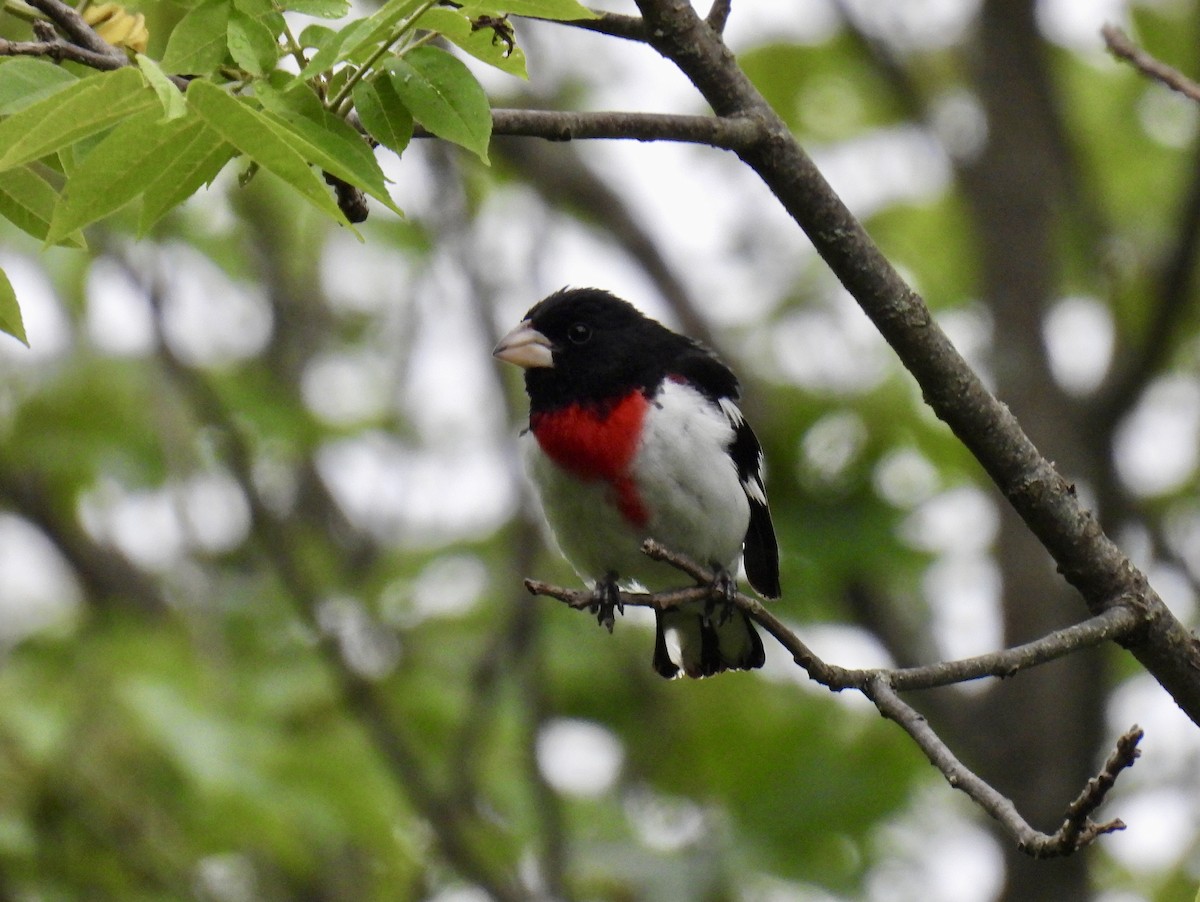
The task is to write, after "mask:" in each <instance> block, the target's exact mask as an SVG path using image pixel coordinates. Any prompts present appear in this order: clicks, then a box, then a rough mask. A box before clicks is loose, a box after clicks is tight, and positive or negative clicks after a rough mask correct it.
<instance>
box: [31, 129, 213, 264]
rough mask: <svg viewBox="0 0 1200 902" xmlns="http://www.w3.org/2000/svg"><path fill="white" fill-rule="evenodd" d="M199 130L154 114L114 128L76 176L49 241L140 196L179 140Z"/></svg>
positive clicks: (69, 182)
mask: <svg viewBox="0 0 1200 902" xmlns="http://www.w3.org/2000/svg"><path fill="white" fill-rule="evenodd" d="M198 124H199V123H198V122H197V121H196V120H194V119H192V120H188V119H174V120H164V119H163V118H162V117H161V116H160V115H159V111H158V109H157V108H152V109H149V110H146V111H145V112H143V113H141V114H140V115H137V116H133V117H131V118H129V119H127V120H125V121H124V122H122V123H121V124H120V125H118V126H117V127H116V128H114V129H113V130H112V131H111V132H109V133H108V134H107V135H106V136H105V138H104V140H102V141H101V142H100V143H99V144H97V145H96V146H95V147H94V148H92V150H91V152H90V153H89V154H88V155H87V156H86V157H85V158H84V159H83V162H82V163H80V164H79V165H78V166H77V167H76V169H75V170H74V171H73V172H72V173H71V177H70V179H68V180H67V185H66V187H65V188H64V189H63V194H62V198H61V200H60V201H59V203H58V207H57V208H56V209H55V211H54V218H53V221H52V222H51V226H50V233H49V235H48V236H47V238H46V240H47V241H48V242H50V243H51V244H53V243H55V242H57V241H59V240H61V239H62V238H63V237H65V236H66V235H70V234H72V233H73V232H76V231H78V230H79V229H81V228H83V227H84V226H86V225H89V224H91V223H93V222H95V221H96V220H98V219H103V218H104V217H105V216H108V215H109V214H111V213H114V212H116V211H117V210H119V209H121V207H123V206H125V205H126V204H127V203H129V202H130V201H131V200H133V199H134V198H135V197H138V196H139V195H141V194H142V193H143V192H144V191H145V190H146V188H147V186H148V185H150V184H152V183H153V182H154V181H155V180H156V179H157V178H158V175H159V173H160V172H161V171H162V170H163V168H164V167H166V166H168V165H170V163H171V162H172V160H174V158H175V155H176V154H177V153H178V151H179V144H178V138H179V136H180V135H181V134H185V133H189V132H190V131H191V130H194V128H195V127H196V126H197V125H198Z"/></svg>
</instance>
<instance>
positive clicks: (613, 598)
mask: <svg viewBox="0 0 1200 902" xmlns="http://www.w3.org/2000/svg"><path fill="white" fill-rule="evenodd" d="M588 610H589V611H590V612H591V613H593V614H595V615H596V622H597V623H598V624H600V625H601V626H602V627H604V628H605V629H606V630H608V631H609V632H610V633H611V632H612V631H613V624H614V623H616V617H615V612H620V614H621V616H622V617H623V616H625V605H624V604H623V603H622V602H621V590H620V589H619V588H618V587H617V575H616V574H615V573H609V574H607V575H606V576H605V577H604V579H602V580H599V581H598V582H597V583H596V585H595V586H594V587H593V588H592V603H591V604H590V605H588Z"/></svg>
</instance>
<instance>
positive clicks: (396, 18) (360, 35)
mask: <svg viewBox="0 0 1200 902" xmlns="http://www.w3.org/2000/svg"><path fill="white" fill-rule="evenodd" d="M434 2H435V0H388V2H387V3H385V4H383V6H381V7H379V9H377V10H376V11H375V12H374V13H373V14H372V15H371V16H369V17H368V18H366V19H363V20H362V21H361V22H360V23H358V24H361V25H363V26H365V27H364V28H363V29H362V30H361V32H360V31H358V30H356V31H355V33H354V39H353V40H347V41H346V43H345V45H344V46H345V50H344V51H343V54H342V56H343V58H345V59H350V58H352V57H354V55H355V54H356V53H357V52H359V51H360V50H365V49H366V48H372V47H374V45H376V44H378V43H379V42H380V41H382V40H384V39H386V38H395V37H398V36H399V34H400V33H401V32H403V31H405V30H406V28H405V26H404V24H403V23H405V22H406V20H413V21H415V19H416V17H418V16H420V15H421V14H422V13H423V12H425V10H427V9H429V8H430V7H431V6H433V5H434Z"/></svg>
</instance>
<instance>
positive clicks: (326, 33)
mask: <svg viewBox="0 0 1200 902" xmlns="http://www.w3.org/2000/svg"><path fill="white" fill-rule="evenodd" d="M337 36H338V33H337V32H336V31H334V30H333V29H332V28H329V27H327V26H325V25H308V26H306V27H305V29H304V31H302V32H300V37H299V38H297V40H298V41H299V42H300V46H301V47H304V48H306V49H313V50H320V49H321V48H322V47H326V46H328V45H329V43H330V42H331V41H333V40H335V39H336V38H337Z"/></svg>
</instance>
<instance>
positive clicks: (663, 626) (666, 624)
mask: <svg viewBox="0 0 1200 902" xmlns="http://www.w3.org/2000/svg"><path fill="white" fill-rule="evenodd" d="M655 617H656V620H657V629H656V633H655V638H654V669H655V670H656V671H658V673H659V674H660V675H661V676H664V677H666V678H667V679H673V678H675V677H677V676H680V675H687V676H690V677H694V678H699V677H706V676H712V675H713V674H716V673H721V672H722V671H725V670H753V669H754V668H756V667H762V666H763V661H765V660H766V655H765V654H764V652H763V644H762V639H760V638H759V635H758V631H757V630H755V629H754V624H753V623H751V622H750V617H749V616H748V615H747V614H746V612H745V611H741V610H735V611H733V612H732V614H731V616H730V617H729V618H728V619H727V620H725V622H724V623H718V621H719V620H720V619H721V612H720V611H714V612H712V613H711V614H705V613H704V612H703V611H697V610H696V609H694V608H691V607H685V608H676V609H674V610H671V611H656V612H655Z"/></svg>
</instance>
